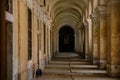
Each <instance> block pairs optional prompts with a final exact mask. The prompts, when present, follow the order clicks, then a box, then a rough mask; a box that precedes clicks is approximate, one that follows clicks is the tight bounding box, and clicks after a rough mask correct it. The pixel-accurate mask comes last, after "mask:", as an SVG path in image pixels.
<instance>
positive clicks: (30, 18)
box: [28, 9, 32, 60]
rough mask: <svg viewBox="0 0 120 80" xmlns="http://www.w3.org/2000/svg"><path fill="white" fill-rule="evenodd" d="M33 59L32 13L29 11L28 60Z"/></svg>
mask: <svg viewBox="0 0 120 80" xmlns="http://www.w3.org/2000/svg"><path fill="white" fill-rule="evenodd" d="M31 59H32V12H31V10H30V9H28V60H31Z"/></svg>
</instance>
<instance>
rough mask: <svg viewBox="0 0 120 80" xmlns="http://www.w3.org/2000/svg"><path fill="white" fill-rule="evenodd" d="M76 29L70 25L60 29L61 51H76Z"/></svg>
mask: <svg viewBox="0 0 120 80" xmlns="http://www.w3.org/2000/svg"><path fill="white" fill-rule="evenodd" d="M74 41H75V40H74V30H73V29H72V28H71V27H70V26H63V27H62V28H61V29H60V30H59V52H74V44H75V42H74Z"/></svg>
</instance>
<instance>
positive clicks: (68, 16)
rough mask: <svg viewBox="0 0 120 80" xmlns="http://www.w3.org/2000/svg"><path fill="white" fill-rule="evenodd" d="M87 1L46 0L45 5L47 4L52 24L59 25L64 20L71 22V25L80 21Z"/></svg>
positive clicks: (63, 22) (64, 21)
mask: <svg viewBox="0 0 120 80" xmlns="http://www.w3.org/2000/svg"><path fill="white" fill-rule="evenodd" d="M88 1H89V0H47V6H49V14H50V16H51V18H52V21H53V24H54V25H58V24H59V25H61V24H65V23H66V22H71V26H72V25H76V24H78V23H79V22H81V21H82V15H83V13H84V12H85V9H86V7H87V4H88ZM66 24H68V23H66ZM54 27H58V26H54ZM75 27H76V26H75Z"/></svg>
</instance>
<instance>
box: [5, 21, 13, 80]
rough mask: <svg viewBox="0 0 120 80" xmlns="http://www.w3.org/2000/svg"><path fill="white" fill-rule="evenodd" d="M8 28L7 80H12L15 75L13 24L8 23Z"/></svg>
mask: <svg viewBox="0 0 120 80" xmlns="http://www.w3.org/2000/svg"><path fill="white" fill-rule="evenodd" d="M6 27H7V35H6V36H7V80H12V74H13V69H12V67H13V66H12V65H13V60H12V59H13V28H12V23H11V22H9V21H6Z"/></svg>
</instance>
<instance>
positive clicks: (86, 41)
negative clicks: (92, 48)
mask: <svg viewBox="0 0 120 80" xmlns="http://www.w3.org/2000/svg"><path fill="white" fill-rule="evenodd" d="M84 26H85V59H88V53H89V40H88V39H89V38H88V37H89V35H88V23H87V21H86V22H84Z"/></svg>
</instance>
